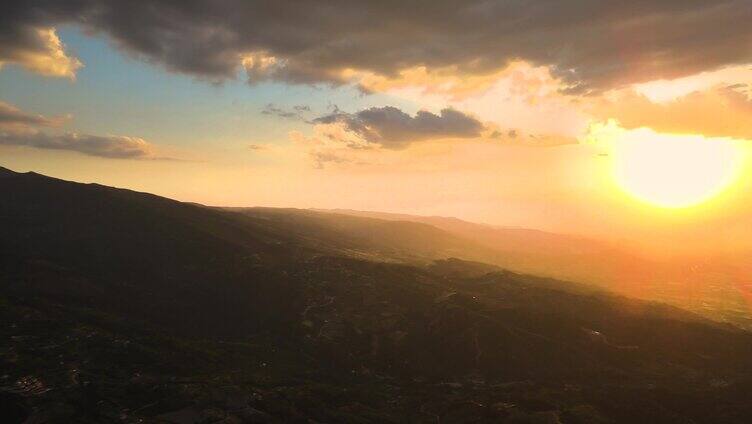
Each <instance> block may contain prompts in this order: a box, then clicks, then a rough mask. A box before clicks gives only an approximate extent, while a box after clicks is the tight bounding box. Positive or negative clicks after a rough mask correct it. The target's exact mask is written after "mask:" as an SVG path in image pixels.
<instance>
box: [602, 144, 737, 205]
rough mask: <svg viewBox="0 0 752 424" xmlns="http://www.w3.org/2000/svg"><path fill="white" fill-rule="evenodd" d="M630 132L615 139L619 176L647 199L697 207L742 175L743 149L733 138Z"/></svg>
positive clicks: (622, 183)
mask: <svg viewBox="0 0 752 424" xmlns="http://www.w3.org/2000/svg"><path fill="white" fill-rule="evenodd" d="M628 134H629V136H626V137H622V138H620V139H619V140H618V141H617V142H616V143H615V144H614V149H613V154H614V168H613V172H614V178H615V180H616V182H617V184H618V185H619V187H620V188H621V189H622V190H624V191H625V192H627V193H628V194H629V195H631V196H632V197H635V198H637V199H639V200H641V201H643V202H646V203H649V204H651V205H654V206H659V207H664V208H684V207H691V206H696V205H698V204H701V203H703V202H706V201H708V200H710V199H712V198H713V197H715V196H717V195H718V194H720V193H721V192H723V191H724V190H726V189H727V188H728V187H729V186H730V185H731V184H732V183H733V182H734V181H735V180H736V179H737V177H738V171H739V168H740V156H741V152H740V150H739V148H738V147H737V146H736V145H735V144H734V143H733V142H732V141H729V140H723V139H708V138H705V137H702V136H686V135H662V134H656V133H654V132H652V131H647V130H641V131H632V132H629V133H628Z"/></svg>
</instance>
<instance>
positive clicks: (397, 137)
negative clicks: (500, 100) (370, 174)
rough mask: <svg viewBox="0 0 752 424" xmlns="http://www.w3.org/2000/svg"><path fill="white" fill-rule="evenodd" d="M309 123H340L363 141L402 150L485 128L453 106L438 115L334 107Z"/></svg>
mask: <svg viewBox="0 0 752 424" xmlns="http://www.w3.org/2000/svg"><path fill="white" fill-rule="evenodd" d="M313 122H314V123H316V124H340V125H342V126H343V127H344V128H345V129H346V130H347V131H349V132H351V133H354V134H356V135H357V136H359V137H360V138H361V139H362V140H364V141H365V142H367V143H373V144H378V145H380V146H381V147H384V148H387V149H402V148H405V147H407V146H408V145H409V144H410V143H413V142H418V141H424V140H429V139H443V138H475V137H480V135H481V133H482V131H483V130H484V128H485V127H484V125H483V123H482V122H480V121H478V120H477V119H475V118H473V117H472V116H469V115H466V114H464V113H462V112H459V111H456V110H454V109H443V110H442V111H441V112H440V113H439V114H438V115H436V114H433V113H431V112H428V111H419V112H418V113H417V114H416V115H415V116H410V115H408V114H407V113H405V112H403V111H401V110H400V109H398V108H396V107H393V106H385V107H380V108H379V107H372V108H370V109H365V110H361V111H360V112H357V113H345V112H342V111H339V110H335V112H334V113H331V114H329V115H326V116H322V117H320V118H316V119H314V120H313Z"/></svg>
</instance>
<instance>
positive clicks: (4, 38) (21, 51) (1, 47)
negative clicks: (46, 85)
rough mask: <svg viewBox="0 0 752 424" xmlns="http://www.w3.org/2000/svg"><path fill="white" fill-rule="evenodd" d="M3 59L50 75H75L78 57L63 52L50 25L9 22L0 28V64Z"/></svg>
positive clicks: (1, 22) (78, 63)
mask: <svg viewBox="0 0 752 424" xmlns="http://www.w3.org/2000/svg"><path fill="white" fill-rule="evenodd" d="M3 23H4V19H2V18H0V25H3ZM6 63H13V64H17V65H20V66H22V67H24V68H26V69H28V70H29V71H32V72H36V73H38V74H41V75H46V76H52V77H64V78H69V79H75V78H76V71H77V70H78V69H79V68H81V67H82V66H83V64H82V63H81V61H79V60H78V59H77V58H75V57H71V56H69V55H68V53H66V51H65V46H64V45H63V43H62V42H61V41H60V38H59V37H58V36H57V33H56V32H55V29H54V28H51V27H37V26H34V25H14V24H12V23H11V25H9V26H7V27H5V28H4V29H0V68H2V66H3V65H5V64H6Z"/></svg>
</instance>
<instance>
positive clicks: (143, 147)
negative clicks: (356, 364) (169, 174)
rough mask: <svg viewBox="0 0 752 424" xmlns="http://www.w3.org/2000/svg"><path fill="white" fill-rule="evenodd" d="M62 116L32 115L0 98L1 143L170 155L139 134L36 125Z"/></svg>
mask: <svg viewBox="0 0 752 424" xmlns="http://www.w3.org/2000/svg"><path fill="white" fill-rule="evenodd" d="M60 122H61V118H48V117H45V116H43V115H35V114H31V113H27V112H24V111H22V110H21V109H19V108H17V107H15V106H13V105H11V104H8V103H5V102H1V101H0V145H5V146H23V147H31V148H35V149H49V150H68V151H73V152H78V153H82V154H85V155H89V156H98V157H103V158H109V159H171V158H166V157H158V156H155V154H154V148H153V146H152V145H151V144H149V143H148V142H146V141H145V140H144V139H142V138H139V137H126V136H118V135H91V134H78V133H74V132H67V133H62V134H58V133H49V132H45V131H41V130H39V129H38V128H37V127H50V126H54V125H57V124H58V123H60Z"/></svg>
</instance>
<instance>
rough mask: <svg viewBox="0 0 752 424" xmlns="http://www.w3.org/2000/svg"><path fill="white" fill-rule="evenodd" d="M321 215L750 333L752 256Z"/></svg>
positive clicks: (467, 225) (435, 222) (449, 221)
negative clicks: (668, 251) (442, 242)
mask: <svg viewBox="0 0 752 424" xmlns="http://www.w3.org/2000/svg"><path fill="white" fill-rule="evenodd" d="M320 212H328V213H333V214H338V215H343V214H344V215H349V216H357V217H363V218H369V219H383V220H389V221H394V222H414V223H423V224H428V225H431V226H432V227H434V228H436V229H440V230H443V231H445V232H446V233H448V234H451V235H454V236H456V237H459V238H462V239H464V240H472V241H473V243H474V244H475V248H468V249H465V250H463V251H462V252H460V253H457V254H456V255H455V256H458V257H460V258H463V259H468V260H475V261H482V262H488V263H492V264H495V265H498V266H501V267H504V268H507V269H512V270H515V271H518V272H523V273H531V274H536V275H545V276H548V277H553V278H559V279H565V280H573V281H580V282H585V283H588V284H593V285H597V286H599V287H603V288H606V289H608V290H612V291H616V292H619V293H621V294H625V295H627V296H630V297H639V298H642V299H646V300H652V301H661V302H667V303H670V304H672V305H675V306H679V307H681V308H685V309H690V310H692V311H694V312H697V313H700V314H703V315H705V316H708V317H711V318H713V319H716V320H722V321H726V322H731V323H734V324H735V325H739V326H743V327H745V328H748V329H752V312H751V310H750V308H749V301H750V294H749V293H750V288H749V281H750V277H751V276H752V265H750V264H752V257H750V254H749V253H748V252H736V253H735V254H734V255H731V254H723V255H719V256H716V257H707V256H703V257H694V256H678V257H656V256H655V255H649V254H646V253H644V252H642V251H640V249H635V248H634V247H633V246H630V245H627V244H624V243H621V244H618V243H613V242H604V241H599V240H593V239H588V238H584V237H576V236H570V235H563V234H556V233H550V232H544V231H538V230H532V229H524V228H507V227H496V226H491V225H485V224H476V223H472V222H467V221H463V220H460V219H457V218H451V217H449V218H447V217H436V216H417V215H406V214H393V213H383V212H364V211H354V210H345V209H335V210H320ZM481 252H482V253H481ZM435 259H436V258H435Z"/></svg>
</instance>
